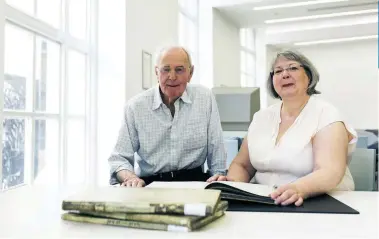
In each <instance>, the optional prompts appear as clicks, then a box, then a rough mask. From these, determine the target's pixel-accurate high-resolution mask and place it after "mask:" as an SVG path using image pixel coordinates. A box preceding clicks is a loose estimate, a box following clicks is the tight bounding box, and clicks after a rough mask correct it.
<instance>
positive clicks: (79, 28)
mask: <svg viewBox="0 0 379 239" xmlns="http://www.w3.org/2000/svg"><path fill="white" fill-rule="evenodd" d="M67 1H69V14H68V15H69V16H68V24H69V32H70V34H71V35H72V36H74V37H77V38H80V39H84V38H86V29H87V2H86V0H67Z"/></svg>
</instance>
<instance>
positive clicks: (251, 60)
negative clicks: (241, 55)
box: [246, 53, 255, 75]
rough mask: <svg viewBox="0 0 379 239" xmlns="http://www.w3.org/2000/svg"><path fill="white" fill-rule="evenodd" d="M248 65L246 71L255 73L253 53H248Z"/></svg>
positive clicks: (250, 73) (251, 73)
mask: <svg viewBox="0 0 379 239" xmlns="http://www.w3.org/2000/svg"><path fill="white" fill-rule="evenodd" d="M246 67H247V69H246V73H247V74H249V75H253V74H254V69H255V59H254V55H253V54H250V53H246Z"/></svg>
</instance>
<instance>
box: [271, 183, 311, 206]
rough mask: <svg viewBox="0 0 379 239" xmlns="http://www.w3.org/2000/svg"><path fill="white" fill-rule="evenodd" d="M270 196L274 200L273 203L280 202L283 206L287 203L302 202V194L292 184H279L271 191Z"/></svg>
mask: <svg viewBox="0 0 379 239" xmlns="http://www.w3.org/2000/svg"><path fill="white" fill-rule="evenodd" d="M270 196H271V198H272V199H274V200H275V204H281V205H283V206H286V205H289V204H293V203H294V204H295V205H296V206H300V205H301V204H303V201H304V196H303V194H302V193H301V192H299V190H298V189H297V187H296V186H295V185H294V184H286V185H283V186H280V187H279V188H278V189H276V190H275V191H274V192H272V193H271V195H270Z"/></svg>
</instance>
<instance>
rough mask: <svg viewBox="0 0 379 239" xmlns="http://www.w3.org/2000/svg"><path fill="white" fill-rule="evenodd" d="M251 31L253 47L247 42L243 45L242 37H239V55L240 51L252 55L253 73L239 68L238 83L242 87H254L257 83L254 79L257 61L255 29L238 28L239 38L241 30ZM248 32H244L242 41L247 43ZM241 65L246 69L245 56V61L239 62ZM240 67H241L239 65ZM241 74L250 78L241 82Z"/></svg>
mask: <svg viewBox="0 0 379 239" xmlns="http://www.w3.org/2000/svg"><path fill="white" fill-rule="evenodd" d="M244 30H245V31H251V35H252V39H251V40H253V44H252V45H253V46H254V49H251V48H249V47H248V45H249V44H246V45H245V46H244V45H243V44H242V39H240V55H241V54H242V53H244V54H246V55H250V56H252V57H253V59H254V72H253V73H250V72H248V71H247V70H246V71H243V70H242V69H240V78H241V79H240V84H241V86H242V87H254V86H256V84H257V79H256V72H257V69H256V62H257V54H256V49H255V48H256V47H255V39H256V37H255V35H256V34H255V31H254V30H253V29H250V28H241V29H240V38H241V37H242V36H241V35H243V34H241V32H242V31H244ZM248 40H249V39H248V34H247V33H246V35H245V39H244V42H245V43H247V42H248ZM240 64H241V66H242V65H245V69H248V65H247V64H248V61H247V58H246V59H245V62H240ZM240 68H242V67H240ZM242 75H244V76H245V77H246V78H247V79H250V81H249V80H247V81H246V82H243V78H242V77H241V76H242Z"/></svg>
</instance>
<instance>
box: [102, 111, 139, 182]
mask: <svg viewBox="0 0 379 239" xmlns="http://www.w3.org/2000/svg"><path fill="white" fill-rule="evenodd" d="M138 147H139V141H138V136H137V131H136V128H135V121H134V115H133V112H132V110H131V109H130V107H129V106H128V105H127V106H125V113H124V122H123V124H122V126H121V129H120V131H119V135H118V139H117V143H116V146H115V147H114V150H113V152H112V154H111V156H110V158H109V159H108V163H109V166H110V174H111V177H110V182H109V183H110V184H112V185H113V184H118V183H122V182H124V181H125V180H126V179H128V178H134V177H137V176H136V175H135V174H134V152H136V151H137V150H138Z"/></svg>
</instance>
